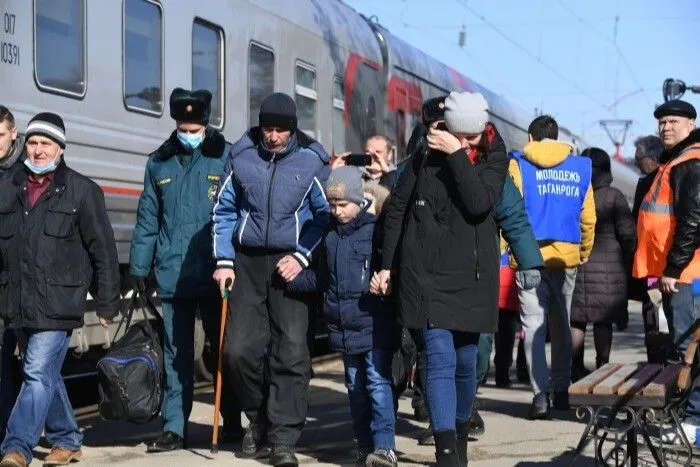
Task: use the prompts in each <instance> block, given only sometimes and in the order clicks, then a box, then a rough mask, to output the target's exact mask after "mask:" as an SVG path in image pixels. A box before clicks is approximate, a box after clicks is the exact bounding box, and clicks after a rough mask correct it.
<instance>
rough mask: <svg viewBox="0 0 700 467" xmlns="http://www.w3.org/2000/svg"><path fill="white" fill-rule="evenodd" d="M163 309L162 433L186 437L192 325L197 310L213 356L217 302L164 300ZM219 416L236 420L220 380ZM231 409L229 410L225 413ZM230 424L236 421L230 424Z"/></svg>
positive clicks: (216, 339) (216, 338)
mask: <svg viewBox="0 0 700 467" xmlns="http://www.w3.org/2000/svg"><path fill="white" fill-rule="evenodd" d="M161 304H162V307H163V308H162V309H163V323H164V332H163V337H164V339H163V361H164V366H165V388H164V394H163V402H162V403H161V408H160V409H161V418H162V421H163V431H172V432H173V433H176V434H178V435H179V436H182V437H184V436H185V434H186V430H185V426H186V424H187V420H189V418H190V413H191V412H192V397H193V392H192V391H193V390H194V323H195V316H196V314H197V309H199V315H200V317H201V318H202V327H203V328H204V333H205V334H206V336H207V337H208V338H209V343H210V344H211V346H212V348H213V349H214V352H216V351H217V348H218V346H219V320H220V317H221V299H220V298H218V297H207V298H199V299H195V298H164V299H162V300H161ZM222 394H223V395H222V397H221V413H222V415H223V417H224V419H226V418H227V417H228V418H231V419H232V420H233V419H234V418H235V417H236V416H238V417H240V409H238V410H237V411H235V409H234V407H235V402H234V399H232V398H234V395H233V394H231V392H230V391H229V390H228V384H227V383H226V378H223V391H222ZM229 407H231V410H229ZM233 422H234V424H235V423H236V420H233Z"/></svg>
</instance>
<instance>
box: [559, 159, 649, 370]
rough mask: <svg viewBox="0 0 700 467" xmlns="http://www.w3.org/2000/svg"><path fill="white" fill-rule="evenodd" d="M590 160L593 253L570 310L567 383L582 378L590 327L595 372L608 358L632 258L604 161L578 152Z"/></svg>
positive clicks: (626, 214)
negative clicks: (593, 202)
mask: <svg viewBox="0 0 700 467" xmlns="http://www.w3.org/2000/svg"><path fill="white" fill-rule="evenodd" d="M581 155H582V156H584V157H588V158H590V159H591V160H592V166H593V174H592V180H591V184H592V185H593V196H594V199H595V211H596V219H597V220H596V226H595V242H594V243H593V252H592V253H591V256H590V258H589V260H588V262H587V263H586V264H584V265H582V266H580V267H579V269H578V273H577V275H576V288H575V289H574V296H573V302H572V305H571V338H572V347H573V354H572V355H573V357H572V358H573V362H572V372H571V374H572V379H573V380H574V381H575V380H577V379H580V378H582V377H583V376H585V375H586V374H587V373H588V371H587V370H586V369H585V368H584V366H583V341H584V337H585V332H586V325H587V324H588V323H593V337H594V342H595V349H596V368H600V367H601V366H602V365H604V364H605V363H607V362H608V360H609V359H610V347H611V346H612V332H613V323H614V322H615V321H618V320H619V318H620V317H621V315H624V314H626V313H627V277H628V271H629V268H630V267H631V264H632V259H633V257H634V247H635V243H636V226H635V222H634V218H633V217H632V211H631V210H630V207H629V204H628V203H627V200H625V196H624V195H623V194H622V192H621V191H620V190H618V189H617V188H614V187H612V186H610V184H611V183H612V180H613V178H612V174H611V172H610V156H609V155H608V154H607V153H606V152H605V151H603V150H602V149H599V148H588V149H586V150H584V151H583V152H582V153H581Z"/></svg>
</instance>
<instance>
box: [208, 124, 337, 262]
mask: <svg viewBox="0 0 700 467" xmlns="http://www.w3.org/2000/svg"><path fill="white" fill-rule="evenodd" d="M261 133H262V132H261V130H260V128H259V127H254V128H252V129H251V130H249V131H248V132H246V133H245V134H244V135H243V136H242V137H241V139H239V140H238V141H237V142H236V143H235V144H234V145H233V147H232V148H231V154H230V156H229V162H228V167H227V169H226V179H225V181H224V183H223V184H222V186H221V189H220V191H219V195H218V200H217V203H216V205H215V206H214V210H213V212H214V217H213V220H214V230H213V232H214V257H215V258H216V260H217V267H219V268H221V267H224V268H232V267H233V262H234V260H235V257H236V249H238V248H240V247H244V248H261V249H267V250H270V251H290V252H292V253H293V255H294V258H295V259H296V260H297V261H299V263H300V264H301V265H302V266H303V267H307V266H308V265H309V264H310V262H311V255H312V253H313V251H314V249H315V248H316V247H317V246H318V244H319V242H320V241H321V238H322V235H323V232H324V230H325V228H326V225H327V224H328V220H329V218H330V211H329V208H328V202H327V201H326V197H325V195H324V193H323V186H324V185H325V183H326V180H327V179H328V174H329V173H330V169H329V167H328V160H329V157H328V154H327V153H326V151H325V150H324V149H323V147H322V146H321V144H319V143H318V142H317V141H315V140H314V139H312V138H310V137H308V136H306V134H304V133H303V132H301V131H295V132H294V133H293V134H292V136H291V138H290V140H289V143H288V144H287V147H286V148H285V150H284V151H283V152H281V153H272V152H270V151H268V150H267V149H266V148H265V146H264V144H263V142H262V134H261Z"/></svg>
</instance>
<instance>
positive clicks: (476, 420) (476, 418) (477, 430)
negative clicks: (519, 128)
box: [457, 407, 486, 438]
mask: <svg viewBox="0 0 700 467" xmlns="http://www.w3.org/2000/svg"><path fill="white" fill-rule="evenodd" d="M467 427H468V430H469V431H468V434H469V435H470V436H473V437H475V438H478V437H479V436H481V435H483V434H484V432H485V431H486V427H485V426H484V419H483V418H481V415H479V411H478V410H476V407H474V408H473V409H472V416H471V418H469V421H468V422H467ZM457 436H458V437H459V430H457Z"/></svg>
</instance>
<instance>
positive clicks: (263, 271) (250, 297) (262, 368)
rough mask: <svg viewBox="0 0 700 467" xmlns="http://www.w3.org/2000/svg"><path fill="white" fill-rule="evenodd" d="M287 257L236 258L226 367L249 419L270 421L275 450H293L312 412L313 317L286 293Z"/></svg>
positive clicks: (253, 255)
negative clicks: (282, 269) (282, 271)
mask: <svg viewBox="0 0 700 467" xmlns="http://www.w3.org/2000/svg"><path fill="white" fill-rule="evenodd" d="M283 256H285V254H284V253H270V252H268V251H249V250H244V251H241V252H239V253H238V256H237V258H236V280H235V282H234V284H233V293H232V296H231V300H230V301H229V303H230V307H231V311H230V313H229V317H228V322H227V323H226V343H225V345H224V362H225V363H226V365H227V366H228V369H229V375H230V378H231V383H232V385H233V387H234V389H235V391H236V394H237V395H238V397H239V399H240V401H241V405H242V407H243V410H244V411H245V412H246V415H247V416H248V417H249V418H251V417H257V420H256V421H257V422H259V421H261V420H265V419H266V422H267V424H268V429H267V439H268V441H269V442H270V443H271V444H273V445H275V444H284V445H292V446H293V445H295V444H296V442H297V440H298V439H299V436H300V435H301V430H302V428H303V427H304V422H305V420H306V412H307V410H308V389H309V379H310V376H311V375H310V373H311V362H310V356H309V348H308V346H307V339H306V337H307V330H308V326H309V315H308V307H307V305H306V304H305V303H304V302H303V301H301V300H300V299H297V298H295V297H292V296H290V295H289V294H288V293H287V291H286V287H285V284H284V283H283V281H282V279H281V278H280V277H279V275H278V274H277V273H276V272H275V270H276V267H277V263H278V262H279V260H280V259H281V258H282V257H283ZM266 376H267V377H266ZM251 421H253V420H251Z"/></svg>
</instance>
